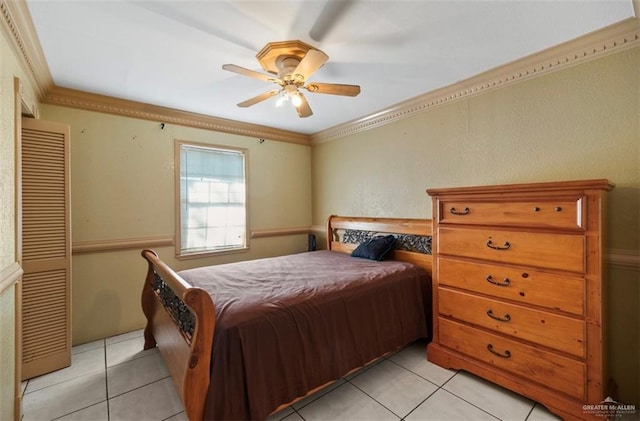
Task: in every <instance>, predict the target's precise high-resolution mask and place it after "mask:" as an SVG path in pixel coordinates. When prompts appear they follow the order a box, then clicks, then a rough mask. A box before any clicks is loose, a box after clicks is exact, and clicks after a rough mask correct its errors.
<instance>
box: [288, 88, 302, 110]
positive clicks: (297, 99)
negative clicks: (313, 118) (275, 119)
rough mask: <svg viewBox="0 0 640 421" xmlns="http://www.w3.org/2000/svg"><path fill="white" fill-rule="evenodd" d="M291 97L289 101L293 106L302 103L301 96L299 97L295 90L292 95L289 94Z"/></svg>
mask: <svg viewBox="0 0 640 421" xmlns="http://www.w3.org/2000/svg"><path fill="white" fill-rule="evenodd" d="M289 96H290V98H291V103H292V104H293V106H294V107H299V106H300V105H302V98H300V95H299V94H298V92H297V91H296V93H295V94H293V95H291V94H290V95H289Z"/></svg>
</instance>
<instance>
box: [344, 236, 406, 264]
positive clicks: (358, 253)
mask: <svg viewBox="0 0 640 421" xmlns="http://www.w3.org/2000/svg"><path fill="white" fill-rule="evenodd" d="M395 242H396V237H394V236H393V235H379V236H376V237H373V238H372V239H370V240H367V241H365V242H364V243H361V244H360V245H359V246H358V247H356V248H355V250H353V252H352V253H351V256H353V257H362V258H365V259H371V260H378V261H380V260H383V259H384V256H385V255H386V254H387V253H389V252H390V251H391V250H392V249H393V245H394V243H395Z"/></svg>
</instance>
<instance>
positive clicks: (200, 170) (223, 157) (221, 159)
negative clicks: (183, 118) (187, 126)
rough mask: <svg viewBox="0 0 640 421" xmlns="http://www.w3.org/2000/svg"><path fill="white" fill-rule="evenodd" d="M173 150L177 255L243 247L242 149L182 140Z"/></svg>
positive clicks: (245, 198) (245, 197)
mask: <svg viewBox="0 0 640 421" xmlns="http://www.w3.org/2000/svg"><path fill="white" fill-rule="evenodd" d="M176 150H177V153H176V155H178V154H179V156H180V158H179V161H178V162H179V164H178V168H177V170H176V175H177V177H178V180H177V188H178V192H179V195H180V209H179V212H177V213H178V223H177V224H176V226H177V227H179V232H178V235H177V238H178V245H179V250H178V253H177V254H178V255H179V256H185V255H192V254H202V253H210V252H219V251H229V250H239V249H246V248H247V194H246V152H245V151H244V150H241V149H231V148H226V147H225V148H223V147H215V146H206V145H200V144H193V143H185V142H176ZM176 158H177V156H176Z"/></svg>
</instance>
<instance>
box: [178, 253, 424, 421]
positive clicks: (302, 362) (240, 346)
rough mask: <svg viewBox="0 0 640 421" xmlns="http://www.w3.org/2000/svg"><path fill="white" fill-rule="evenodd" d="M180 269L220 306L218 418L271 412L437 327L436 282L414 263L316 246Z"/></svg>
mask: <svg viewBox="0 0 640 421" xmlns="http://www.w3.org/2000/svg"><path fill="white" fill-rule="evenodd" d="M180 276H182V277H183V278H184V279H185V280H186V281H188V282H189V283H191V284H192V285H194V286H197V287H200V288H203V289H204V290H206V291H207V292H209V294H210V295H211V297H212V298H213V302H214V304H215V310H216V318H217V320H216V327H215V335H214V344H213V353H212V357H211V358H212V360H211V383H210V385H209V392H208V397H207V403H206V409H205V419H208V420H231V419H264V418H266V417H267V416H268V415H269V414H270V413H271V412H272V411H273V410H275V409H276V408H277V407H278V406H279V405H281V404H283V403H287V402H290V401H292V400H293V399H295V398H296V397H299V396H303V395H305V394H306V393H307V392H308V391H309V390H312V389H314V388H316V387H318V386H321V385H323V384H325V383H327V382H329V381H331V380H336V379H339V378H340V377H341V376H343V375H344V374H346V373H347V372H348V371H350V370H352V369H354V368H357V367H360V366H363V365H364V364H366V363H368V362H370V361H371V360H373V359H375V358H377V357H380V356H382V355H383V354H385V353H387V352H389V351H393V350H395V349H397V348H398V347H401V346H403V345H406V344H408V343H410V342H411V341H413V340H416V339H418V338H423V337H426V336H428V335H429V331H430V324H431V323H430V313H431V309H430V307H431V306H430V302H431V293H430V289H431V282H430V279H429V277H428V275H427V273H426V271H424V270H423V269H421V268H419V267H417V266H414V265H412V264H410V263H404V262H398V261H383V262H375V261H371V260H366V259H359V258H355V257H351V256H349V255H348V254H344V253H337V252H330V251H316V252H311V253H301V254H295V255H290V256H282V257H275V258H269V259H259V260H252V261H247V262H241V263H232V264H225V265H218V266H210V267H204V268H197V269H190V270H185V271H182V272H180ZM187 393H188V392H187Z"/></svg>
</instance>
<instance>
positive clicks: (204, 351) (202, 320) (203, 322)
mask: <svg viewBox="0 0 640 421" xmlns="http://www.w3.org/2000/svg"><path fill="white" fill-rule="evenodd" d="M142 257H144V258H145V259H146V260H147V262H148V263H149V269H148V271H147V278H146V280H145V283H144V287H143V290H142V311H143V312H144V314H145V316H146V318H147V326H146V327H145V329H144V339H145V344H144V349H150V348H153V347H155V346H156V344H157V345H158V346H159V349H160V353H161V354H162V357H163V359H164V361H165V363H166V366H167V369H168V370H169V372H170V374H171V377H172V378H173V381H174V384H175V386H176V390H177V391H178V394H179V395H180V398H181V399H182V402H183V405H184V410H185V412H186V414H187V416H188V417H189V419H190V420H192V421H193V420H201V419H203V416H204V403H205V401H206V396H207V390H208V388H209V379H210V365H211V348H212V344H213V332H214V328H215V311H214V307H213V302H212V301H211V297H209V295H208V294H207V293H206V292H205V291H203V290H202V289H200V288H194V287H191V286H190V285H189V284H188V283H187V282H185V281H184V280H183V279H182V278H180V276H178V274H176V273H175V272H174V271H173V270H172V269H171V268H170V267H169V266H167V265H166V264H165V263H163V262H162V261H161V260H160V259H159V258H158V255H157V254H156V253H155V252H154V251H153V250H143V251H142Z"/></svg>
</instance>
